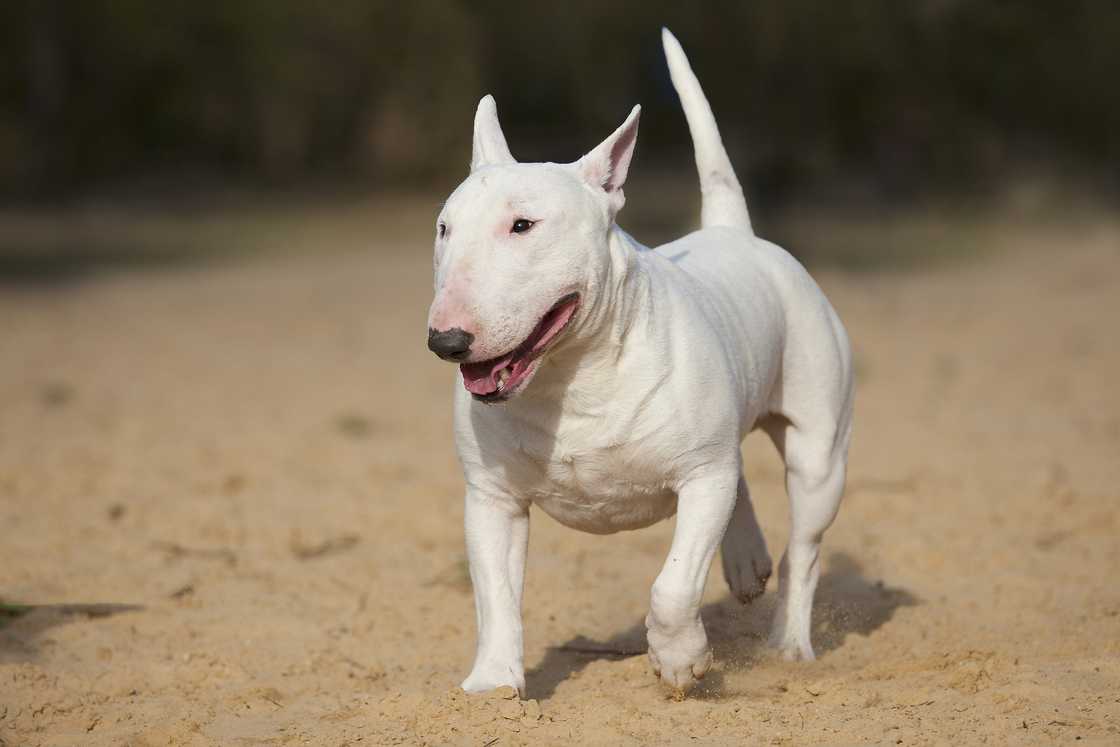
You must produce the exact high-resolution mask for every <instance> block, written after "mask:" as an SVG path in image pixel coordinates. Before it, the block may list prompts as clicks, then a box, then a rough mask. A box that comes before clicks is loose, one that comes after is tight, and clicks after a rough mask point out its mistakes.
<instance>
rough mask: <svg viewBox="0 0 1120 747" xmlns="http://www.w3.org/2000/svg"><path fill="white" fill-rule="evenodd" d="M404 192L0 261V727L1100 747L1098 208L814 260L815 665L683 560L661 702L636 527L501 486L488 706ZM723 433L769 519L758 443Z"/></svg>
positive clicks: (769, 473)
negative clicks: (48, 256) (676, 657)
mask: <svg viewBox="0 0 1120 747" xmlns="http://www.w3.org/2000/svg"><path fill="white" fill-rule="evenodd" d="M428 212H430V211H428V210H425V211H422V212H421V213H419V215H420V216H421V218H420V219H418V220H417V221H416V223H415V225H416V228H415V229H408V230H404V231H403V232H401V233H400V235H399V236H390V237H388V238H387V237H386V235H385V233H384V231H382V230H378V229H377V228H376V227H374V226H368V225H367V226H365V229H362V228H361V227H360V225H358V224H355V225H357V226H358V227H356V228H355V230H354V233H353V235H352V236H351V238H350V240H349V245H348V248H344V249H345V250H344V251H337V252H334V253H330V254H320V255H319V256H307V255H306V254H305V255H301V256H285V257H282V258H279V259H277V258H275V257H270V258H269V259H267V260H265V259H258V260H254V261H240V262H238V263H233V264H219V265H209V264H202V265H197V266H191V267H180V268H176V269H163V270H159V269H156V270H144V271H127V272H125V271H119V272H110V273H103V274H95V275H92V276H89V277H85V278H72V279H70V280H68V281H67V282H64V283H61V284H59V285H51V284H47V285H32V286H28V285H20V286H4V287H2V288H0V361H2V362H3V365H2V366H0V413H2V414H0V528H2V530H0V596H2V597H3V599H4V600H5V601H6V602H7V603H8V606H7V607H4V608H0V610H2V611H0V744H4V745H76V744H81V745H117V744H133V745H164V744H184V745H207V744H289V743H295V744H329V745H341V744H354V743H358V742H361V743H362V744H444V743H451V744H473V745H479V746H480V747H481V746H482V745H509V744H522V743H528V744H684V743H689V744H695V743H699V744H727V743H731V742H734V741H740V742H741V741H745V742H748V743H776V744H781V743H795V744H814V743H816V744H853V743H881V744H915V743H919V744H924V743H950V742H952V743H980V742H989V743H995V744H1004V743H1009V742H1010V743H1019V744H1033V743H1041V744H1051V743H1055V742H1063V743H1067V742H1073V741H1076V740H1081V742H1082V743H1094V742H1095V743H1100V744H1117V743H1120V581H1118V578H1120V541H1118V537H1120V489H1118V488H1117V486H1118V485H1120V458H1118V457H1120V394H1118V391H1120V390H1118V388H1117V382H1118V381H1120V335H1118V334H1117V331H1116V326H1117V321H1118V320H1120V228H1118V227H1117V226H1116V225H1115V224H1110V223H1094V224H1081V225H1076V226H1072V227H1066V228H1062V229H1060V230H1059V229H1058V228H1049V229H1047V228H1038V227H1035V228H1028V227H1022V226H1015V225H1011V224H1010V223H1009V224H1008V225H1006V226H999V227H998V230H997V231H996V234H998V235H999V236H1000V237H1001V239H1000V241H999V242H998V246H995V247H993V248H992V250H991V251H990V252H989V253H988V254H987V255H986V256H984V257H982V258H978V259H973V260H971V261H968V262H966V263H957V264H952V265H942V266H940V267H939V268H938V269H933V270H928V271H921V272H907V273H902V272H891V273H877V274H876V273H871V274H868V273H861V274H842V273H837V272H827V271H825V272H819V273H817V275H818V277H819V278H820V280H821V282H822V285H823V286H824V287H825V289H826V291H827V292H828V294H829V295H830V297H831V298H832V299H833V302H834V303H835V305H836V306H837V308H838V309H839V311H840V313H841V316H842V317H843V318H844V319H845V321H846V323H847V325H848V327H849V330H850V332H851V336H852V338H853V340H854V343H855V347H856V349H857V357H858V373H859V393H858V404H857V411H856V413H857V416H856V422H857V426H856V431H857V432H856V437H855V442H854V446H853V453H852V459H851V468H850V472H849V474H850V479H849V488H848V492H847V497H846V500H845V505H844V507H843V509H842V510H841V513H840V516H839V518H838V520H837V522H836V524H835V526H834V527H833V529H832V530H831V531H830V533H829V534H828V535H827V537H826V539H825V562H824V575H823V579H822V582H821V587H820V591H819V594H818V603H817V608H816V616H815V619H816V625H815V641H816V646H817V650H818V653H819V660H818V661H817V662H815V663H812V664H807V665H796V664H786V663H782V662H779V661H775V660H773V659H771V658H770V657H769V656H768V655H767V653H766V652H765V650H764V648H763V645H762V643H763V635H764V632H765V630H766V627H767V623H768V620H769V617H770V613H771V609H772V604H773V584H771V587H770V590H769V591H768V593H767V595H766V596H765V597H763V598H762V599H761V600H759V601H758V602H756V603H755V604H754V605H753V606H749V607H742V606H740V605H739V604H738V603H737V602H734V601H733V600H731V599H730V598H729V597H728V594H727V590H726V587H725V585H724V583H723V580H722V578H721V577H720V576H719V572H718V566H719V564H718V562H717V563H716V564H715V567H714V568H715V569H714V570H713V573H712V578H711V579H710V583H709V584H708V589H707V597H706V606H705V607H704V610H703V615H704V619H705V621H706V624H707V626H708V630H709V636H710V638H711V640H712V642H713V645H714V647H715V653H716V665H715V669H714V671H713V672H712V673H711V674H710V675H709V677H708V678H707V679H706V680H705V681H704V684H703V687H702V689H700V690H699V691H697V692H696V693H695V694H694V695H693V696H692V697H690V698H689V699H688V700H686V701H685V702H680V703H676V702H671V701H669V700H667V698H666V693H665V692H664V691H663V690H662V689H661V687H660V686H659V684H658V683H657V682H656V681H655V680H654V678H653V677H652V676H651V674H650V670H649V666H648V664H647V661H646V659H645V657H644V655H641V652H642V651H643V650H644V636H643V634H644V630H643V626H642V619H643V616H644V614H645V609H646V603H647V599H648V589H649V585H650V583H651V582H652V580H653V578H654V576H655V575H656V573H657V571H658V568H659V565H660V562H661V560H662V557H663V555H664V553H665V552H666V550H667V547H668V542H669V538H670V534H671V531H672V525H671V523H667V524H663V525H659V526H657V527H654V528H651V529H647V530H644V531H641V532H634V533H624V534H620V535H616V536H613V537H593V536H588V535H581V534H578V533H576V532H573V531H570V530H567V529H565V528H563V527H560V526H559V525H557V524H555V523H554V522H553V521H551V520H550V519H548V518H547V517H545V516H543V515H541V514H539V513H538V514H536V515H535V516H534V518H533V528H532V534H533V537H532V541H531V549H530V557H529V573H528V587H527V593H526V603H525V621H526V646H527V651H526V663H527V666H528V697H529V698H531V700H528V701H526V702H518V701H516V700H509V699H505V698H503V697H501V695H500V694H495V695H491V696H473V697H468V696H466V695H464V694H462V693H460V692H458V691H457V690H456V689H455V686H456V684H457V683H458V682H459V681H460V679H461V678H462V677H463V676H464V675H465V674H466V672H467V669H468V666H469V664H470V658H471V654H472V650H473V645H474V616H473V611H472V598H471V594H470V582H469V578H468V577H467V576H466V572H465V565H464V552H463V542H462V537H461V510H462V509H461V505H460V504H461V478H460V475H459V471H458V467H457V464H456V461H455V457H454V453H453V450H452V444H451V439H450V421H449V408H448V402H449V397H450V394H451V387H452V386H455V385H456V384H455V383H454V382H453V379H454V378H455V376H454V374H453V370H452V369H451V368H450V367H448V366H446V365H445V364H440V363H439V362H438V361H436V360H435V359H434V358H433V357H432V356H431V355H430V354H429V353H428V352H427V351H426V350H425V347H424V339H423V337H424V334H423V332H424V316H425V313H426V307H427V304H428V298H429V293H430V280H429V272H430V259H429V249H428V242H429V236H428V222H429V220H430V215H428ZM410 220H411V219H409V220H405V219H404V217H401V218H400V220H399V223H400V224H401V225H411V223H410ZM305 238H306V237H305ZM745 454H746V458H747V463H748V475H749V477H750V479H751V480H752V484H753V489H754V490H753V492H754V493H755V500H756V503H757V507H758V511H759V515H760V520H761V522H762V525H763V527H764V529H765V530H766V533H767V537H768V540H769V542H770V546H771V550H772V551H777V550H780V548H781V547H782V546H783V544H784V535H785V533H786V526H787V522H786V508H785V498H784V492H783V489H782V476H781V470H780V465H779V463H778V461H777V458H776V457H775V455H774V454H773V452H772V449H771V447H770V446H769V445H768V444H767V443H765V442H764V441H763V440H761V439H755V438H754V437H752V438H751V439H748V441H747V444H746V446H745ZM17 604H18V605H24V606H15V605H17Z"/></svg>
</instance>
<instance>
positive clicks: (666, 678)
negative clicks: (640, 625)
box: [646, 618, 712, 697]
mask: <svg viewBox="0 0 1120 747" xmlns="http://www.w3.org/2000/svg"><path fill="white" fill-rule="evenodd" d="M646 626H647V628H648V633H647V636H648V640H649V663H650V666H652V667H653V673H654V675H656V676H657V677H658V678H660V679H661V681H662V682H663V683H665V684H666V685H668V686H669V687H670V688H672V690H673V693H674V695H676V696H677V697H683V696H684V694H685V693H687V692H688V691H689V690H690V689H691V688H692V687H693V685H695V684H696V681H697V680H701V679H703V678H704V675H705V674H707V673H708V669H709V668H710V667H711V666H712V649H711V648H710V647H709V646H708V636H707V634H706V633H705V632H704V625H703V623H701V622H700V621H699V620H696V622H695V623H694V624H690V625H687V626H685V627H684V628H682V629H679V630H676V631H665V630H661V629H660V628H659V627H658V626H656V625H651V624H650V621H649V619H648V618H647V621H646Z"/></svg>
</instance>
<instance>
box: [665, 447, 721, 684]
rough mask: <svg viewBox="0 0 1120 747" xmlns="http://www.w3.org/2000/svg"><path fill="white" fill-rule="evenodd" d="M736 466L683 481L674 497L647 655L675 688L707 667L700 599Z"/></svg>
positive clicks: (691, 681) (708, 656)
mask: <svg viewBox="0 0 1120 747" xmlns="http://www.w3.org/2000/svg"><path fill="white" fill-rule="evenodd" d="M738 481H739V470H738V466H737V465H735V466H734V467H732V468H731V469H729V470H727V471H726V472H718V473H716V474H708V475H705V476H703V477H697V478H694V479H692V480H690V481H689V482H687V483H685V484H684V485H683V486H682V487H681V489H680V491H679V493H678V497H677V528H676V531H675V532H674V534H673V545H672V547H671V548H670V549H669V557H668V558H667V559H666V561H665V565H664V567H663V568H662V569H661V573H660V574H658V576H657V580H656V581H654V582H653V589H652V590H651V592H650V608H649V615H647V616H646V629H647V637H648V640H649V659H650V663H651V664H652V665H653V671H654V673H655V674H657V675H659V676H660V677H661V681H662V682H664V683H665V684H667V685H669V686H670V687H672V688H674V689H676V690H677V691H679V692H683V691H686V690H688V688H690V687H692V685H693V684H695V680H697V679H700V678H701V677H703V676H704V674H705V673H706V672H707V671H708V667H709V666H711V663H712V651H711V648H709V646H708V636H707V634H706V633H705V632H704V623H703V622H701V620H700V599H701V597H702V596H703V594H704V584H705V582H706V581H707V579H708V569H709V568H710V567H711V565H712V558H713V557H714V556H715V553H716V548H717V547H719V543H720V540H721V539H722V538H723V534H724V532H725V531H726V529H727V522H728V520H729V519H730V518H731V511H732V509H733V508H734V507H735V487H736V484H737V483H738Z"/></svg>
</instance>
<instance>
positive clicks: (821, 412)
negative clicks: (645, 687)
mask: <svg viewBox="0 0 1120 747" xmlns="http://www.w3.org/2000/svg"><path fill="white" fill-rule="evenodd" d="M663 40H664V44H665V50H666V56H667V57H668V60H669V64H670V69H671V72H672V76H673V82H674V85H675V86H676V87H677V89H678V91H679V93H680V96H681V101H682V105H683V107H684V110H685V113H686V116H687V119H688V123H689V128H690V130H691V132H692V136H693V140H694V143H695V149H696V160H697V167H698V169H699V172H700V176H701V187H702V191H703V199H704V208H703V212H702V224H703V228H702V229H701V230H700V231H697V232H695V233H692V234H689V235H687V236H685V237H684V238H681V239H679V240H677V241H674V242H672V243H669V244H666V245H664V246H660V247H657V248H655V249H647V248H646V247H643V246H641V245H640V244H638V243H637V242H636V241H635V240H634V239H633V238H631V237H630V236H629V235H627V234H626V233H625V232H623V231H622V230H621V229H620V228H619V227H618V226H617V225H616V224H615V222H614V217H615V214H616V213H617V212H618V210H619V209H621V207H622V205H623V203H624V196H623V193H622V185H623V183H624V181H625V178H626V171H627V168H628V166H629V162H630V158H631V155H632V153H633V147H634V141H635V138H636V135H637V119H638V110H637V108H635V110H634V111H633V112H632V113H631V116H630V118H629V119H628V120H627V121H626V123H624V124H623V125H622V127H620V128H619V129H618V130H617V131H616V132H615V133H614V134H612V135H611V136H610V137H609V138H607V140H606V141H604V142H603V144H601V145H600V146H599V147H597V148H596V149H595V150H593V151H591V152H590V153H589V154H588V155H587V156H585V157H584V158H582V159H580V161H578V162H576V163H575V164H567V165H558V164H549V163H546V164H519V163H516V162H515V161H514V160H513V157H512V156H511V155H510V154H509V150H508V148H507V147H506V145H505V138H504V136H502V134H501V128H500V126H499V124H498V120H497V112H496V109H495V108H494V103H493V99H491V98H490V97H486V98H484V99H483V100H482V102H481V103H480V104H479V111H478V116H477V117H476V120H475V147H474V157H473V160H472V173H471V175H470V177H468V179H467V180H466V181H465V182H463V184H462V185H461V186H460V187H459V188H458V189H457V190H456V191H455V192H454V193H453V194H452V195H451V197H450V198H449V199H448V201H447V204H446V205H445V207H444V210H443V212H442V213H441V215H440V219H439V221H440V223H441V224H443V225H445V226H446V234H445V235H444V236H443V237H442V238H437V241H436V273H435V275H436V297H435V301H434V302H433V304H432V311H431V315H430V317H429V326H430V327H434V328H436V329H446V328H448V327H451V326H458V327H460V328H462V329H464V330H467V331H469V332H470V333H471V334H473V335H474V336H475V342H474V344H473V345H472V348H471V355H470V359H469V360H470V361H482V360H487V359H489V358H493V357H496V356H499V355H502V354H504V353H506V352H507V351H509V350H511V349H513V348H514V347H516V346H517V345H518V344H519V343H520V342H521V341H522V340H524V339H525V338H526V337H527V336H528V335H529V334H530V333H531V331H532V330H533V328H534V326H535V325H536V324H537V321H538V320H539V319H540V318H541V317H542V316H543V315H544V314H545V313H546V312H547V311H548V310H549V309H550V308H551V307H552V305H553V304H554V303H555V302H556V301H557V300H558V299H559V298H561V297H563V296H564V295H566V294H568V293H571V292H578V293H579V294H580V298H581V304H580V307H579V310H578V311H577V312H576V315H575V316H574V317H573V319H572V321H571V323H570V324H569V326H568V328H567V329H566V330H565V331H564V332H563V333H562V336H561V337H560V338H559V339H558V341H557V343H556V344H555V345H554V346H553V347H552V348H551V349H550V350H549V351H548V353H546V354H545V356H544V357H543V358H542V359H541V361H540V365H539V366H538V367H537V369H536V370H535V374H534V375H533V376H532V380H531V381H529V382H528V383H526V384H525V385H524V386H523V387H522V389H521V390H520V391H519V392H518V393H517V394H516V396H514V397H513V398H512V399H510V400H508V401H506V402H504V403H500V404H485V403H482V402H479V401H476V400H474V399H472V397H471V395H470V394H469V393H468V392H467V391H466V390H465V389H464V388H463V387H462V385H461V384H460V385H459V386H458V387H457V394H456V397H455V437H456V444H457V447H458V451H459V456H460V459H461V461H462V465H463V472H464V475H465V478H466V485H467V492H466V538H467V548H468V555H469V560H470V568H471V578H472V580H473V582H474V589H475V606H476V616H477V622H478V649H477V655H476V658H475V662H474V667H473V669H472V670H471V672H470V675H469V676H468V677H467V678H466V680H465V681H464V682H463V684H462V687H463V688H464V689H465V690H468V691H480V690H487V689H490V688H494V687H498V686H500V685H513V686H514V687H516V688H518V690H520V691H522V692H524V686H525V679H524V667H523V662H522V628H521V609H520V608H521V594H522V581H523V577H524V568H525V555H526V548H527V544H528V527H529V513H528V512H529V507H530V506H532V505H536V506H539V507H540V508H541V509H542V510H544V511H545V512H546V513H548V514H549V515H550V516H552V517H553V518H555V519H556V520H557V521H559V522H561V523H563V524H565V525H568V526H570V527H573V528H575V529H580V530H583V531H587V532H595V533H599V534H607V533H611V532H616V531H619V530H622V529H637V528H640V527H644V526H648V525H649V524H652V523H654V522H656V521H660V520H661V519H665V518H667V517H670V516H672V515H673V514H674V512H675V513H676V514H677V525H676V530H675V533H674V536H673V543H672V548H671V549H670V551H669V556H668V558H667V559H666V561H665V564H664V566H663V568H662V570H661V573H660V574H659V575H658V577H657V580H656V581H655V582H654V584H653V588H652V591H651V594H650V610H649V615H648V616H647V618H646V625H647V628H648V638H649V657H650V661H651V663H652V665H653V668H654V670H655V672H657V673H658V674H659V675H660V677H661V679H662V680H663V681H664V682H665V683H666V684H668V685H670V686H672V687H674V688H677V689H680V690H684V689H687V688H688V687H690V686H691V685H692V684H693V683H694V681H695V679H696V678H699V677H702V676H703V675H704V673H705V671H706V670H707V669H708V667H709V665H710V663H711V650H710V648H709V646H708V642H707V636H706V635H705V632H704V626H703V624H702V622H701V620H700V612H699V610H700V599H701V595H702V593H703V589H704V583H705V580H706V578H707V574H708V570H709V567H710V565H711V562H712V559H713V558H714V556H715V553H716V549H717V547H719V546H720V544H721V542H722V550H723V568H724V574H725V577H726V579H727V582H728V584H729V585H730V587H731V590H732V592H733V593H734V594H735V595H736V596H738V597H739V598H740V599H742V600H743V601H749V600H750V599H752V598H754V597H755V596H757V595H759V594H761V593H762V591H763V590H764V588H765V585H766V581H767V578H768V577H769V575H770V571H771V565H770V557H769V554H768V553H767V550H766V545H765V542H764V540H763V537H762V533H761V531H760V530H759V527H758V524H757V521H756V520H755V516H754V511H753V508H752V507H751V504H750V497H749V493H748V490H747V485H746V482H745V481H744V479H743V476H742V465H741V458H740V452H739V447H740V443H741V441H742V439H743V438H744V437H745V436H746V434H747V433H749V432H750V431H751V430H753V429H755V428H760V427H761V428H764V429H765V430H766V432H767V433H769V434H770V436H771V437H772V438H773V440H774V442H775V444H776V445H777V446H778V449H779V451H780V452H781V453H782V456H783V458H784V460H785V464H786V469H787V473H786V484H787V490H788V493H789V497H790V507H791V516H792V531H791V537H790V543H789V547H788V549H787V551H786V554H785V556H784V558H783V559H782V562H781V565H780V570H779V579H780V583H779V595H780V598H779V602H778V607H777V614H776V617H775V620H774V624H773V629H772V635H771V642H772V644H773V645H774V646H775V647H777V648H778V649H779V650H780V651H781V652H782V653H783V654H784V655H785V656H786V657H788V658H792V659H812V658H813V649H812V646H811V644H810V640H809V624H810V612H811V608H812V600H813V593H814V589H815V586H816V582H817V577H818V557H819V547H820V541H821V536H822V534H823V532H824V530H825V529H827V528H828V526H829V525H830V524H831V523H832V520H833V518H834V517H835V515H836V512H837V509H838V508H839V504H840V496H841V492H842V489H843V483H844V470H845V463H846V458H847V450H848V441H849V437H850V433H851V415H852V370H851V351H850V347H849V344H848V339H847V336H846V334H845V331H844V328H843V326H842V325H841V323H840V320H839V319H838V318H837V316H836V313H835V312H834V311H833V309H832V307H831V306H830V305H829V303H828V301H827V300H826V299H825V297H824V295H823V294H822V293H821V291H820V289H819V288H818V287H817V285H816V284H815V283H814V282H813V280H812V279H811V278H810V277H809V275H808V273H807V272H806V271H805V269H804V268H803V267H802V266H801V265H800V264H799V263H798V262H797V261H796V260H795V259H794V258H793V257H791V256H790V255H789V254H788V253H786V252H785V251H784V250H782V249H780V248H779V247H777V246H775V245H774V244H771V243H769V242H767V241H764V240H762V239H760V238H758V237H756V236H755V235H754V234H753V232H752V230H751V226H750V219H749V217H748V214H747V208H746V204H745V202H744V200H743V195H742V190H741V188H740V186H739V182H738V179H737V178H736V177H735V173H734V171H733V170H732V168H731V165H730V162H729V161H728V159H727V154H726V152H725V151H724V148H723V145H722V143H721V141H720V137H719V132H718V129H717V128H716V124H715V120H714V118H713V117H712V113H711V109H710V108H709V106H708V103H707V100H706V99H705V98H704V94H703V92H702V91H701V90H700V87H699V84H698V83H697V82H696V78H695V76H693V74H692V71H691V69H690V68H689V66H688V61H687V60H686V59H685V57H684V53H683V51H681V49H680V46H679V45H678V44H677V42H676V39H674V38H673V37H672V35H671V34H669V32H668V31H665V32H664V34H663ZM518 218H526V219H530V220H535V221H537V224H535V225H534V226H533V228H532V230H530V231H529V232H527V233H522V234H515V233H511V232H510V229H509V226H510V224H511V223H512V221H514V220H516V219H518Z"/></svg>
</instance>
